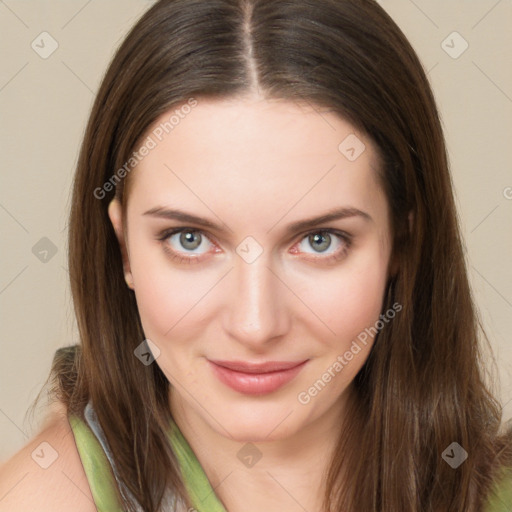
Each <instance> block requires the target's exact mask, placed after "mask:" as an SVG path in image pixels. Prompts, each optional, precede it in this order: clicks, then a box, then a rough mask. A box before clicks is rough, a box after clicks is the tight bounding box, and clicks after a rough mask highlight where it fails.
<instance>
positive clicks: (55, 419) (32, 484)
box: [0, 409, 97, 512]
mask: <svg viewBox="0 0 512 512" xmlns="http://www.w3.org/2000/svg"><path fill="white" fill-rule="evenodd" d="M34 510H38V511H39V512H46V511H48V512H50V511H52V512H64V511H69V510H74V511H77V512H96V511H97V509H96V506H95V505H94V501H93V498H92V494H91V490H90V488H89V484H88V482H87V477H86V475H85V472H84V469H83V466H82V462H81V460H80V456H79V454H78V450H77V447H76V444H75V439H74V436H73V431H72V430H71V427H70V425H69V421H68V419H67V416H66V413H65V410H63V409H60V410H54V411H52V413H51V415H50V416H49V417H48V419H47V421H46V423H45V425H44V426H43V428H42V430H41V431H40V432H39V433H38V434H37V435H36V436H35V437H34V438H32V439H31V440H30V441H29V442H28V443H27V444H26V445H25V446H24V447H23V448H22V449H21V450H20V451H18V452H17V453H15V454H14V455H13V456H12V457H11V458H10V459H9V460H7V461H5V462H3V463H2V464H1V465H0V512H7V511H9V512H25V511H27V512H28V511H34Z"/></svg>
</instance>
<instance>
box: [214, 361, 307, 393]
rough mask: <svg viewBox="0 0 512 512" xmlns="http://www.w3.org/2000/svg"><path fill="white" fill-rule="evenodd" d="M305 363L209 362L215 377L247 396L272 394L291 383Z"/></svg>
mask: <svg viewBox="0 0 512 512" xmlns="http://www.w3.org/2000/svg"><path fill="white" fill-rule="evenodd" d="M307 361H308V360H307V359H306V360H303V361H267V362H264V363H250V362H246V361H221V360H208V362H209V364H210V367H211V368H212V370H213V373H214V375H215V376H216V377H217V378H218V379H219V380H220V381H221V382H222V383H223V384H225V385H227V386H229V387H230V388H231V389H233V390H235V391H238V392H240V393H243V394H247V395H262V394H266V393H271V392H273V391H276V390H277V389H279V388H281V387H282V386H284V385H285V384H287V383H288V382H290V381H291V380H292V379H293V378H294V377H295V376H296V375H297V374H298V373H299V372H300V371H301V370H302V368H303V367H304V366H305V365H306V363H307Z"/></svg>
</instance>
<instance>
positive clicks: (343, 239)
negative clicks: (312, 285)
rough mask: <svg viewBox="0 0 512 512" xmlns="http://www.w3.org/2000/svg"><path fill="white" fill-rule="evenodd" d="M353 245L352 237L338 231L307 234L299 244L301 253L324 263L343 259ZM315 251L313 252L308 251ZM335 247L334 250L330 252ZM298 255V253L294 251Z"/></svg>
mask: <svg viewBox="0 0 512 512" xmlns="http://www.w3.org/2000/svg"><path fill="white" fill-rule="evenodd" d="M350 244H351V237H350V236H349V235H348V234H347V233H344V232H341V231H337V230H317V231H311V232H310V233H307V234H306V235H305V236H304V237H303V238H302V239H301V241H300V242H299V244H298V246H299V248H300V251H299V252H302V253H305V254H311V255H313V256H312V257H310V258H309V259H312V260H318V261H322V262H329V261H335V260H339V259H341V258H343V257H344V256H345V255H346V253H347V252H348V249H349V247H350ZM307 247H310V248H312V249H313V251H312V252H309V251H307V250H306V248H307ZM332 247H334V250H332V251H329V249H330V248H332ZM292 252H294V253H296V252H297V251H292Z"/></svg>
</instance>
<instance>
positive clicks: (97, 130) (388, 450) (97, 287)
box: [51, 0, 512, 512]
mask: <svg viewBox="0 0 512 512" xmlns="http://www.w3.org/2000/svg"><path fill="white" fill-rule="evenodd" d="M256 89H257V90H258V91H259V92H260V93H261V94H263V95H264V96H265V97H267V98H280V99H286V100H290V101H308V102H310V103H311V104H313V105H319V106H323V107H328V108H329V109H331V110H334V111H335V112H337V113H339V115H340V116H342V117H343V118H344V119H346V120H348V121H349V122H351V123H352V124H353V125H354V126H356V127H357V128H358V129H359V130H361V132H362V133H365V134H367V136H368V137H369V138H370V139H371V140H372V141H373V142H374V144H375V146H376V148H377V149H378V151H379V153H380V155H381V164H382V165H381V167H380V169H379V172H380V174H379V180H380V183H381V185H382V187H383V190H384V191H385V193H386V196H387V200H388V203H389V207H390V212H391V219H392V230H393V239H394V244H393V256H394V257H395V258H397V261H398V262H399V265H398V272H397V273H396V275H394V276H393V278H392V280H391V281H390V283H389V289H388V292H389V293H388V295H387V298H386V300H385V304H384V306H383V308H384V309H383V310H384V311H387V310H388V309H389V308H390V307H391V305H392V304H394V303H395V302H398V303H399V304H401V305H402V306H403V309H402V311H401V313H400V315H397V317H396V318H395V320H394V321H393V322H392V323H389V324H387V325H386V326H385V328H384V329H382V330H381V331H380V332H379V335H378V337H377V338H376V341H375V344H374V346H373V347H372V351H371V353H370V356H369V357H368V359H367V361H366V363H365V365H364V366H363V367H362V369H361V370H360V372H359V373H358V374H357V376H356V377H355V390H356V392H355V393H354V395H353V397H354V399H353V400H352V401H351V403H350V404H349V405H350V409H349V410H348V411H347V418H350V421H349V422H346V423H344V424H343V425H340V437H339V445H338V447H337V449H336V450H335V452H334V453H333V456H332V461H331V464H330V469H329V472H328V475H327V479H326V493H325V510H326V511H333V510H336V511H338V510H361V511H365V512H369V511H373V512H377V511H378V512H397V511H407V512H420V511H422V512H423V511H435V512H441V511H448V510H450V511H460V510H464V511H466V512H476V511H479V510H481V507H482V503H483V500H484V499H485V497H486V496H487V495H488V494H489V491H490V488H491V485H492V483H493V479H494V478H495V477H496V475H497V471H498V469H499V468H500V467H501V466H503V465H512V452H511V447H512V431H511V430H509V431H508V432H504V431H503V429H502V428H501V414H502V412H501V408H500V406H499V403H498V401H497V400H496V399H495V398H494V396H493V392H491V391H490V388H489V386H490V384H489V383H486V382H485V379H484V377H485V376H486V375H485V374H484V371H485V370H484V368H485V365H484V363H485V361H484V359H483V357H482V354H483V353H482V346H480V341H479V336H480V334H482V340H485V341H486V342H487V344H488V345H489V342H488V341H487V337H486V336H485V334H484V332H483V329H482V326H481V322H480V320H479V318H478V314H477V312H476V308H475V305H474V301H473V298H472V293H471V289H470V286H469V283H468V274H467V269H466V263H465V259H464V246H463V242H462V239H461V234H460V229H459V226H458V220H457V212H456V208H455V203H454V197H453V191H452V182H451V177H450V173H449V163H448V160H447V153H446V148H445V142H444V136H443V132H442V127H441V123H440V120H439V115H438V111H437V107H436V104H435V101H434V97H433V94H432V91H431V88H430V85H429V82H428V80H427V77H426V74H425V72H424V69H423V67H422V65H421V63H420V61H419V59H418V57H417V55H416V54H415V52H414V50H413V49H412V47H411V45H410V44H409V42H408V41H407V39H406V38H405V36H404V35H403V33H402V32H401V30H400V29H399V28H398V26H397V25H396V24H395V23H394V22H393V20H392V19H391V18H390V17H389V15H387V14H386V12H385V11H384V10H383V9H382V8H381V7H380V6H379V5H378V4H377V3H376V2H375V1H373V0H299V1H289V0H272V1H268V0H208V1H204V0H161V1H159V2H157V3H156V4H155V5H154V6H153V7H151V8H150V9H149V10H148V12H147V13H146V14H145V15H144V16H143V17H142V18H141V19H140V20H139V22H138V23H137V24H136V25H135V26H134V27H133V29H132V30H131V32H130V33H129V34H128V36H127V37H126V39H125V40H124V42H123V43H122V44H121V46H120V48H119V49H118V50H117V53H116V54H115V56H114V58H113V60H112V62H111V64H110V66H109V68H108V70H107V72H106V75H105V77H104V78H103V81H102V83H101V86H100V89H99V92H98V94H97V97H96V101H95V103H94V106H93V108H92V112H91V115H90V119H89V122H88V125H87V130H86V133H85V137H84V140H83V144H82V147H81V152H80V157H79V161H78V167H77V171H76V176H75V181H74V189H73V198H72V208H71V215H70V223H69V272H70V279H71V289H72V295H73V301H74V306H75V312H76V317H77V322H78V327H79V332H80V344H79V346H78V347H77V350H75V351H60V352H58V354H57V356H56V358H55V361H54V365H53V368H52V374H51V375H52V376H53V381H52V382H53V383H54V390H55V393H56V396H57V397H58V398H59V399H61V400H62V401H63V402H64V403H65V404H66V406H67V407H68V411H69V413H70V414H71V413H74V414H78V415H82V414H83V409H84V406H85V404H86V403H87V401H89V400H91V401H92V403H93V405H94V408H95V411H96V413H97V416H98V419H99V422H100V424H101V426H102V428H103V430H104V432H105V435H106V438H107V440H108V442H109V444H110V447H111V449H112V452H113V456H114V461H115V463H116V465H117V467H118V470H119V474H120V477H121V479H122V481H123V482H124V484H125V485H126V486H127V488H128V489H129V490H130V491H131V493H132V494H133V496H135V498H136V499H137V500H138V501H139V503H140V504H141V506H142V507H143V509H144V510H145V511H149V512H152V511H156V510H158V508H159V505H160V504H161V500H162V496H163V492H164V489H165V487H166V486H168V485H169V486H171V488H173V489H175V492H176V493H177V495H178V496H183V497H185V495H186V493H185V490H184V487H183V484H182V481H181V478H180V473H179V469H178V466H177V463H176V459H175V457H174V455H173V453H172V451H171V449H170V447H169V443H168V440H167V437H166V434H165V432H166V430H167V427H168V424H169V419H170V411H169V407H168V392H169V383H168V381H167V379H166V378H165V376H164V374H163V373H162V371H161V370H160V368H159V367H158V365H157V364H152V365H149V366H145V365H143V364H141V363H140V361H139V360H138V359H137V358H136V357H135V356H134V354H133V351H134V349H135V348H136V347H137V346H138V345H139V344H140V343H141V341H142V340H143V339H144V338H145V336H144V332H143V329H142V326H141V323H140V318H139V315H138V311H137V306H136V302H135V298H134V294H133V292H132V291H131V290H129V289H128V288H127V286H126V283H125V281H124V276H123V268H122V258H121V253H120V249H119V244H118V241H117V239H116V236H115V233H114V230H113V228H112V225H111V223H110V221H109V218H108V216H107V207H108V204H109V202H110V200H111V199H112V198H113V197H114V195H116V196H117V197H118V198H119V200H120V201H121V202H122V204H123V207H124V208H125V207H126V194H125V192H126V191H125V184H126V182H127V181H129V176H130V174H129V171H127V167H124V169H125V172H124V173H123V172H118V170H119V169H122V168H123V166H125V164H126V162H129V161H130V158H132V157H133V151H134V150H136V149H137V144H139V143H140V141H141V140H142V137H143V136H145V134H146V133H147V130H148V128H149V127H150V126H151V125H152V123H153V122H154V121H155V119H156V118H158V117H159V116H160V115H162V114H163V113H165V112H167V111H168V110H169V109H172V108H178V107H179V106H180V105H184V104H187V102H188V101H189V100H190V98H194V99H195V100H196V101H198V102H200V101H201V98H206V97H208V98H219V99H220V98H227V97H232V96H235V95H243V94H245V93H247V92H249V91H252V90H256ZM340 142H341V141H340ZM134 172H136V171H134ZM107 183H110V185H106V184H107ZM113 185H115V186H113ZM409 212H412V213H413V217H412V226H411V228H409V223H408V214H409ZM453 442H457V443H459V444H460V445H461V446H462V447H463V448H464V449H465V450H466V451H467V452H468V458H467V460H466V461H465V462H464V463H463V464H461V465H460V466H459V467H458V468H457V469H453V468H452V467H450V466H449V465H448V464H447V463H446V462H445V460H443V458H442V453H443V451H444V450H445V449H446V448H447V447H448V446H449V445H451V443H453ZM342 474H343V475H344V478H343V479H342V478H341V475H342ZM120 499H123V500H124V498H122V496H120ZM124 506H125V508H126V510H133V505H131V504H130V503H129V502H128V501H126V500H124Z"/></svg>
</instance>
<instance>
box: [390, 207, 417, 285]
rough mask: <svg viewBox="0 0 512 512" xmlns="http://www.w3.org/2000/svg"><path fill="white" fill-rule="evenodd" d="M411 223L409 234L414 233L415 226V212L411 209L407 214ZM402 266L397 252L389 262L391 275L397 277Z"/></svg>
mask: <svg viewBox="0 0 512 512" xmlns="http://www.w3.org/2000/svg"><path fill="white" fill-rule="evenodd" d="M407 218H408V223H409V234H412V230H413V226H414V212H413V211H412V210H411V211H410V212H409V215H408V216H407ZM399 268H400V265H399V261H398V257H397V256H396V254H395V255H394V256H393V259H392V261H391V262H390V264H389V276H390V277H395V276H396V274H398V270H399Z"/></svg>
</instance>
